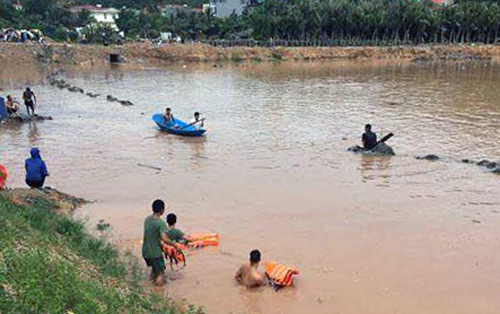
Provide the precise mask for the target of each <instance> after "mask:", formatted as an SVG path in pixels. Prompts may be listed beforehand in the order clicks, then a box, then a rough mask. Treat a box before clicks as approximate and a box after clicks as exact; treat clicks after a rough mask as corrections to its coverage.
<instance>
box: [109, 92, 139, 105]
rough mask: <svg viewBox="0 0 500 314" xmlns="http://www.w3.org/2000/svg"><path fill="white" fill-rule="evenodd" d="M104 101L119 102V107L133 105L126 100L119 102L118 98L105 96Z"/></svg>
mask: <svg viewBox="0 0 500 314" xmlns="http://www.w3.org/2000/svg"><path fill="white" fill-rule="evenodd" d="M106 100H107V101H116V102H119V103H120V104H121V105H123V106H133V105H134V104H133V103H132V102H131V101H128V100H120V99H118V98H115V97H113V96H111V95H107V96H106Z"/></svg>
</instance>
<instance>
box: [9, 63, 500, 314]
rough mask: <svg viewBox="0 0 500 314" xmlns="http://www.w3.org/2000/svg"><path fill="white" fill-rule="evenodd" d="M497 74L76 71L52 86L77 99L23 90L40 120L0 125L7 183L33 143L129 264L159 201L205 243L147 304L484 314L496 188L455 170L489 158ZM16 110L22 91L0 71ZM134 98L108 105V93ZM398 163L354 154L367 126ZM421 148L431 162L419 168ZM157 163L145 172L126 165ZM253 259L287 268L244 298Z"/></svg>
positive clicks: (19, 173)
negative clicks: (124, 251) (188, 123)
mask: <svg viewBox="0 0 500 314" xmlns="http://www.w3.org/2000/svg"><path fill="white" fill-rule="evenodd" d="M499 70H500V66H498V65H495V64H480V63H472V64H448V65H432V64H395V63H392V64H377V63H373V62H370V63H359V62H358V63H342V62H339V63H310V64H306V63H304V64H302V63H292V62H286V63H282V64H268V63H266V64H254V65H240V66H233V67H223V68H216V69H213V68H210V67H209V66H187V67H185V68H183V67H171V68H156V69H145V70H138V71H121V70H120V69H114V70H103V71H94V72H86V73H77V72H72V71H68V72H66V73H65V74H64V77H63V78H64V79H65V80H66V81H68V82H69V83H71V84H73V85H77V86H80V87H82V88H84V89H85V90H86V91H91V92H93V93H100V94H102V95H104V96H101V97H100V98H96V99H92V98H88V97H85V96H83V95H81V94H75V93H70V92H68V91H61V90H59V89H57V88H54V87H51V86H49V85H47V84H35V85H34V86H33V87H34V89H35V91H36V92H37V93H38V94H39V98H40V100H41V106H40V108H39V112H40V113H41V114H44V115H52V116H53V117H54V120H53V121H45V122H41V123H36V124H35V123H33V124H25V125H20V126H8V127H7V126H2V127H1V129H0V143H1V144H0V162H1V163H3V164H6V165H8V167H9V168H10V171H11V174H12V178H11V181H10V184H11V185H13V186H21V185H23V161H24V159H25V158H26V157H27V153H28V151H29V148H30V147H31V146H37V147H39V148H40V149H41V151H42V155H43V156H44V157H45V159H46V161H47V164H48V167H49V171H50V173H51V177H49V178H48V180H47V184H48V185H50V186H54V187H57V188H58V189H60V190H62V191H65V192H67V193H71V194H75V195H78V196H82V197H86V198H88V199H94V200H96V203H94V204H92V205H89V206H86V207H84V208H82V209H80V210H78V211H77V213H76V215H77V216H78V217H82V218H85V219H88V221H89V226H91V227H93V226H95V223H96V222H97V221H98V220H100V219H104V220H106V221H108V222H110V223H111V234H112V238H113V241H115V242H117V243H118V244H119V245H120V246H121V247H123V248H128V249H131V250H132V251H133V252H135V253H137V254H140V245H141V237H142V222H143V219H144V217H145V216H146V215H148V214H149V213H150V204H151V202H152V200H154V199H155V198H163V199H167V200H168V202H169V211H174V212H175V213H177V214H178V216H179V224H178V225H179V227H180V228H181V229H183V230H185V231H186V232H217V233H219V234H220V238H221V243H220V246H219V248H218V249H217V250H203V251H199V252H196V253H194V254H193V255H191V256H189V257H188V266H187V268H185V269H184V270H182V271H181V272H179V273H175V274H170V277H171V281H170V282H169V284H168V285H167V287H166V288H165V289H163V290H160V291H158V293H160V294H161V295H165V296H173V297H175V298H185V299H187V301H188V302H193V303H196V304H198V305H202V306H203V307H204V308H206V309H207V311H208V312H209V313H266V314H268V313H269V314H274V313H315V314H316V313H325V314H326V313H343V314H359V313H363V314H386V313H404V314H421V313H428V314H430V313H436V314H438V313H439V314H461V313H463V314H470V313H481V314H490V313H491V314H498V313H500V250H499V246H500V238H499V235H500V229H499V226H500V214H499V211H500V193H499V191H500V189H499V183H500V176H498V175H495V174H491V173H488V172H487V171H485V170H484V169H483V168H480V167H477V166H473V165H467V164H463V163H461V162H460V160H461V159H462V158H475V159H482V158H487V159H490V160H498V159H499V155H500V149H499V146H498V145H499V142H498V138H499V134H500V97H499V95H500V71H499ZM0 83H1V84H2V87H3V89H4V93H5V94H7V93H15V94H16V95H17V97H18V98H20V95H21V90H22V88H23V86H24V85H25V84H26V83H27V82H26V81H19V80H12V79H10V78H9V77H5V76H4V77H1V78H0ZM107 94H110V95H113V96H115V97H117V98H120V99H127V100H130V101H132V102H133V103H134V104H135V106H133V107H122V106H121V105H120V104H118V103H111V102H107V101H106V99H105V95H107ZM166 106H170V107H172V108H173V113H174V115H176V116H177V117H178V118H185V119H187V118H190V117H191V115H192V113H193V112H194V111H195V110H198V111H200V112H202V114H203V115H204V116H206V117H207V119H208V133H207V136H206V137H205V138H199V139H189V138H182V137H177V136H173V135H168V134H164V133H161V132H159V131H158V130H157V128H156V127H155V125H154V123H153V122H152V121H151V120H150V116H151V115H152V114H153V113H156V112H158V111H163V109H164V108H165V107H166ZM367 122H370V123H372V124H373V125H374V129H375V130H376V131H377V132H378V133H379V135H380V134H381V133H384V134H385V133H388V132H394V133H395V134H396V135H395V137H394V138H393V139H391V140H390V141H389V142H388V143H389V144H390V145H391V146H392V147H393V148H394V150H395V152H396V154H397V155H396V156H394V157H377V156H363V155H356V154H353V153H351V152H348V151H346V149H347V148H348V147H349V146H351V145H354V144H358V143H359V137H360V134H361V132H362V130H363V126H364V124H365V123H367ZM425 154H436V155H438V156H440V157H441V159H440V160H438V161H434V162H430V161H426V160H416V159H415V158H414V156H416V155H425ZM139 163H140V164H146V165H151V166H155V167H159V168H161V169H162V170H161V171H157V170H153V169H150V168H145V167H140V166H138V164H139ZM254 248H258V249H260V250H261V251H262V253H263V258H264V259H269V260H277V261H280V262H284V263H287V264H290V265H293V266H296V267H297V268H299V270H300V271H301V275H300V276H299V277H298V278H297V279H298V280H297V281H296V285H295V287H294V288H292V289H285V290H282V291H280V292H274V291H273V290H271V289H262V290H257V291H246V290H245V289H241V288H238V287H236V285H235V284H234V282H233V275H234V272H235V271H236V269H237V268H238V266H239V264H241V263H242V262H244V261H246V259H247V254H248V252H249V251H250V250H251V249H254Z"/></svg>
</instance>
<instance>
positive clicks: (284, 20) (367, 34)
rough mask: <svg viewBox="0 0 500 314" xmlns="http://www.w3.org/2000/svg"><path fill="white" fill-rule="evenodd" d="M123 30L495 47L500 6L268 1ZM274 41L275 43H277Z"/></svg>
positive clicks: (139, 22)
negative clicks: (221, 14)
mask: <svg viewBox="0 0 500 314" xmlns="http://www.w3.org/2000/svg"><path fill="white" fill-rule="evenodd" d="M119 24H120V27H121V28H122V29H124V30H126V33H127V34H129V35H131V36H135V35H139V36H147V35H151V34H160V33H161V32H166V31H169V32H172V33H173V34H176V35H180V36H182V37H184V38H186V39H192V40H200V39H207V38H215V39H229V40H230V39H235V38H253V39H257V40H259V41H261V44H262V43H264V44H270V43H271V42H273V43H274V44H282V43H285V44H289V45H317V44H326V45H390V44H420V43H471V42H481V43H494V42H496V40H497V38H498V36H499V30H500V3H499V2H497V1H472V0H459V1H456V3H454V4H451V5H442V6H439V5H437V4H435V3H433V2H432V1H430V0H421V1H419V0H354V1H353V0H266V1H264V2H263V4H260V5H256V6H252V7H250V8H248V9H247V10H246V11H245V12H244V13H243V14H242V15H241V16H236V15H232V16H230V17H229V18H227V19H216V18H214V17H213V15H212V14H210V13H200V12H192V11H188V10H185V11H180V12H179V14H177V15H175V16H171V17H165V16H162V15H161V14H159V13H157V12H154V11H153V12H149V13H147V14H146V13H144V12H143V13H141V14H140V15H139V16H137V15H133V14H131V13H130V12H128V13H127V14H122V18H121V21H120V23H119ZM271 39H272V41H271Z"/></svg>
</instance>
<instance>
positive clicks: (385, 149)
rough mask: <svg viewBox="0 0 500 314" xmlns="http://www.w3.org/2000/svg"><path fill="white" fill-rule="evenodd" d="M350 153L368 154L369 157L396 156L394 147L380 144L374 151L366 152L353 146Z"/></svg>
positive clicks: (349, 149)
mask: <svg viewBox="0 0 500 314" xmlns="http://www.w3.org/2000/svg"><path fill="white" fill-rule="evenodd" d="M347 150H348V151H351V152H354V153H361V154H367V155H381V156H394V155H396V154H395V153H394V150H393V149H392V147H390V146H389V145H387V144H386V143H380V144H378V145H377V146H375V147H374V148H372V149H369V150H366V149H364V148H363V147H361V146H358V145H356V146H352V147H349V148H348V149H347Z"/></svg>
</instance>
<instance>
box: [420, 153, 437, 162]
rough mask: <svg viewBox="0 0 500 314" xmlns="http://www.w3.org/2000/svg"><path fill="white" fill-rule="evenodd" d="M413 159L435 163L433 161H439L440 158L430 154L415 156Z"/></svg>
mask: <svg viewBox="0 0 500 314" xmlns="http://www.w3.org/2000/svg"><path fill="white" fill-rule="evenodd" d="M415 159H419V160H430V161H435V160H439V159H441V158H440V157H439V156H437V155H434V154H430V155H425V156H416V157H415Z"/></svg>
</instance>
